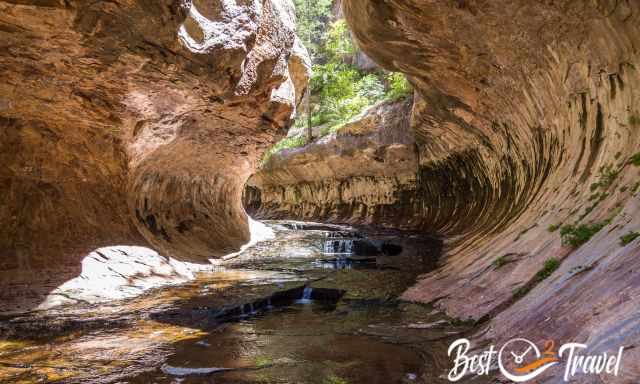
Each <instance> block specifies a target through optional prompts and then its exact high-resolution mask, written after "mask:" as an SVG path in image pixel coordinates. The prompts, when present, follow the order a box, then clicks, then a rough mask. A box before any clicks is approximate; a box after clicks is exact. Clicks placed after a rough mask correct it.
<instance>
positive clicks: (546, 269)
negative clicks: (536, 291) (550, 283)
mask: <svg viewBox="0 0 640 384" xmlns="http://www.w3.org/2000/svg"><path fill="white" fill-rule="evenodd" d="M559 267H560V260H558V259H555V258H550V259H547V260H545V261H544V264H543V265H542V269H540V270H539V271H538V273H536V275H535V276H534V277H533V279H532V280H531V281H530V282H529V283H527V284H525V285H523V286H522V287H520V288H517V289H515V290H514V291H513V298H514V299H515V300H517V299H520V298H521V297H523V296H524V295H526V294H527V293H529V291H531V290H532V289H533V287H535V286H536V285H538V283H540V282H541V281H542V280H544V279H546V278H547V277H549V276H551V274H552V273H553V272H555V271H556V270H557V269H558V268H559Z"/></svg>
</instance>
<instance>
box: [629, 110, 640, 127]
mask: <svg viewBox="0 0 640 384" xmlns="http://www.w3.org/2000/svg"><path fill="white" fill-rule="evenodd" d="M629 125H631V126H632V127H640V116H638V115H637V114H635V113H633V114H631V116H629Z"/></svg>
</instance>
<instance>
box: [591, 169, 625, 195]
mask: <svg viewBox="0 0 640 384" xmlns="http://www.w3.org/2000/svg"><path fill="white" fill-rule="evenodd" d="M618 174H620V171H619V170H618V171H616V170H613V167H612V166H610V165H606V166H602V167H601V168H600V176H599V178H598V181H597V182H596V183H593V184H591V191H595V190H596V189H598V188H602V189H605V190H606V189H608V188H609V187H610V186H611V185H612V184H613V182H614V181H615V180H616V178H617V177H618Z"/></svg>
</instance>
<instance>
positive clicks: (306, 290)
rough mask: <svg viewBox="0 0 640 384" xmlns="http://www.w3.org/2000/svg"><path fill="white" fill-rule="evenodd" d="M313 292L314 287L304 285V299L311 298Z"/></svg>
mask: <svg viewBox="0 0 640 384" xmlns="http://www.w3.org/2000/svg"><path fill="white" fill-rule="evenodd" d="M312 292H313V288H311V287H304V291H302V300H311V293H312Z"/></svg>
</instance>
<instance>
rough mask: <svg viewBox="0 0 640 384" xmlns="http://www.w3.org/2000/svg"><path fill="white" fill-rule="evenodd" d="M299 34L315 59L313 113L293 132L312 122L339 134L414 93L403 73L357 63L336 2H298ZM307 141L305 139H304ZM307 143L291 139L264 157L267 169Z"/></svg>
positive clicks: (300, 119)
mask: <svg viewBox="0 0 640 384" xmlns="http://www.w3.org/2000/svg"><path fill="white" fill-rule="evenodd" d="M294 3H295V6H296V16H297V22H298V24H297V25H298V35H299V36H300V38H301V39H302V40H303V41H304V42H305V46H306V47H307V49H308V50H309V53H310V55H311V57H312V60H313V66H312V70H313V75H312V77H311V80H310V87H309V89H310V94H311V95H310V108H309V109H310V110H309V111H308V113H309V114H310V115H311V116H310V117H309V116H308V115H307V112H306V111H305V112H303V113H300V114H299V115H298V118H297V119H296V120H295V121H294V124H293V129H296V130H301V129H303V128H306V127H307V125H308V123H309V122H310V123H311V126H313V127H321V129H320V135H321V136H325V135H328V134H330V133H332V132H335V131H337V130H338V129H340V128H341V127H343V126H344V124H345V123H347V122H348V121H349V120H351V119H353V118H354V117H355V116H357V115H359V114H360V113H362V112H363V111H364V110H365V109H367V108H368V107H370V106H372V105H374V104H376V103H378V102H381V101H398V100H401V99H402V98H404V97H407V96H410V95H412V94H413V88H412V86H411V84H410V83H409V81H407V79H406V77H405V76H404V75H403V74H401V73H396V72H391V73H389V72H384V71H382V70H380V71H375V72H365V71H361V70H359V69H358V68H357V67H356V66H354V65H353V64H352V63H353V61H354V57H355V55H356V54H357V53H358V48H357V47H356V45H355V44H354V43H353V41H352V39H351V32H350V31H349V27H348V25H347V23H346V22H345V21H344V20H337V21H332V20H333V16H332V14H331V6H332V0H314V1H313V2H310V5H308V4H307V1H306V0H294ZM301 136H304V135H301ZM304 144H306V138H305V139H300V140H298V139H297V138H296V139H295V140H294V139H292V138H286V139H284V140H283V141H281V142H279V143H277V144H276V145H275V146H274V147H273V148H271V149H270V150H269V151H268V152H267V153H266V154H265V156H264V157H263V159H262V164H265V163H266V162H267V161H268V159H269V158H270V156H271V155H272V154H273V153H276V152H278V151H280V150H282V149H284V148H292V147H299V146H302V145H304Z"/></svg>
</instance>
